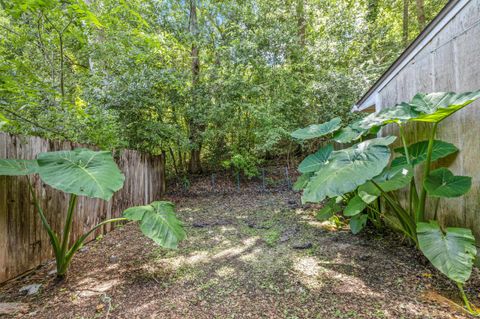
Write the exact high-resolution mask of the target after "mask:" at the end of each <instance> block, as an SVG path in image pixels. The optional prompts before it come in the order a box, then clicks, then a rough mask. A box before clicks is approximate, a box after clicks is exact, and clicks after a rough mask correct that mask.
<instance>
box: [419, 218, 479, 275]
mask: <svg viewBox="0 0 480 319" xmlns="http://www.w3.org/2000/svg"><path fill="white" fill-rule="evenodd" d="M417 236H418V243H419V246H420V249H421V250H422V252H423V254H424V255H425V257H427V258H428V260H430V262H431V263H432V264H433V265H434V266H435V268H437V269H438V270H440V271H441V272H442V273H443V274H444V275H445V276H447V277H448V278H450V279H451V280H453V281H455V282H458V283H462V284H463V283H465V282H466V281H467V280H468V278H470V275H471V273H472V266H473V261H474V259H475V256H476V254H477V249H476V247H475V238H474V237H473V235H472V231H471V230H470V229H465V228H453V227H451V228H446V229H445V232H443V231H442V230H441V229H440V227H439V225H438V223H437V222H435V221H430V222H429V223H417Z"/></svg>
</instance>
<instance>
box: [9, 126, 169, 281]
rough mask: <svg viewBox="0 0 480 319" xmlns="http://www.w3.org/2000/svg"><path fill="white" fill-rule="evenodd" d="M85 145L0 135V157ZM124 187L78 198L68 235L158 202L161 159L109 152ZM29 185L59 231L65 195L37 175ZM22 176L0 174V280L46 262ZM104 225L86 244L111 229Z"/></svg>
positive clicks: (45, 244) (45, 245) (46, 247)
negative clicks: (111, 192) (104, 194)
mask: <svg viewBox="0 0 480 319" xmlns="http://www.w3.org/2000/svg"><path fill="white" fill-rule="evenodd" d="M77 147H87V148H91V149H95V148H94V147H91V146H88V145H81V144H77V143H71V142H60V141H48V140H44V139H41V138H38V137H24V136H13V135H9V134H5V133H0V158H10V159H34V158H35V157H36V155H37V154H38V153H41V152H47V151H58V150H71V149H73V148H77ZM114 157H115V160H116V162H117V164H118V166H119V167H120V169H121V171H122V172H123V173H124V174H125V177H126V178H125V185H124V187H123V189H121V190H120V191H118V192H117V193H116V194H115V195H114V196H113V198H112V199H111V200H110V201H108V202H107V201H104V200H100V199H89V198H86V197H83V196H81V197H79V198H78V203H77V207H76V212H75V217H74V218H75V219H74V222H73V230H72V233H73V237H74V238H78V237H79V236H80V235H82V234H84V233H85V232H86V231H88V230H89V229H91V228H92V227H93V226H95V225H96V224H98V223H99V222H101V221H103V220H105V219H108V218H112V217H118V216H120V215H121V213H122V212H123V211H124V210H125V209H126V208H128V207H130V206H135V205H144V204H147V203H149V202H151V201H154V200H158V199H160V198H161V195H162V193H163V192H164V191H165V189H164V188H165V186H164V185H165V183H164V181H165V173H164V159H163V157H161V156H151V155H147V154H142V153H140V152H136V151H132V150H123V151H119V152H117V153H115V154H114ZM29 178H30V180H31V181H32V183H33V184H34V185H35V192H36V195H37V197H38V198H39V199H40V202H41V205H42V208H43V209H44V211H45V213H46V215H47V219H48V221H49V222H50V224H51V226H52V228H53V229H54V230H55V231H56V232H57V233H59V232H61V229H62V225H63V223H64V220H65V211H66V210H67V205H68V195H66V194H64V193H63V192H61V191H58V190H54V189H52V188H50V187H49V186H47V185H44V184H42V183H41V181H40V180H39V178H38V176H34V175H32V176H29ZM27 185H28V184H27V179H26V177H7V176H0V282H3V281H5V280H8V279H10V278H13V277H15V276H18V275H20V274H22V273H24V272H26V271H28V270H30V269H32V268H34V267H36V266H38V265H40V264H42V263H44V262H45V261H47V260H49V259H50V258H52V251H51V248H50V243H49V241H48V237H47V233H46V232H45V230H44V229H43V227H42V225H41V221H40V218H39V216H38V213H37V212H36V211H35V209H34V205H33V202H32V199H31V196H30V194H29V191H28V186H27ZM112 227H113V226H112V225H110V224H109V225H105V226H104V227H103V229H99V230H98V231H97V232H96V233H95V234H92V235H91V237H90V238H89V240H91V239H93V238H95V237H96V236H98V235H99V234H103V233H106V232H108V231H110V230H111V229H112Z"/></svg>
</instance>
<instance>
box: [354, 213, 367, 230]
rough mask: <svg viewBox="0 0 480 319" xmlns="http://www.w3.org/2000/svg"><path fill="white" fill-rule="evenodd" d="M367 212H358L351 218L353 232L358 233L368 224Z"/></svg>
mask: <svg viewBox="0 0 480 319" xmlns="http://www.w3.org/2000/svg"><path fill="white" fill-rule="evenodd" d="M367 219H368V216H367V214H358V215H355V216H353V217H352V218H350V223H349V225H350V230H351V231H352V233H353V234H358V233H359V232H360V231H361V230H362V229H363V228H364V227H365V225H366V224H367Z"/></svg>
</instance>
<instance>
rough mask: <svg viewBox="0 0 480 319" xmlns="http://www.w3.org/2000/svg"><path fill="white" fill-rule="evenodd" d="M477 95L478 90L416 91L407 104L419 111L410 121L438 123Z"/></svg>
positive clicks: (479, 91)
mask: <svg viewBox="0 0 480 319" xmlns="http://www.w3.org/2000/svg"><path fill="white" fill-rule="evenodd" d="M479 97H480V90H478V91H474V92H464V93H458V94H457V93H454V92H436V93H430V94H425V93H418V94H417V95H415V96H414V97H413V99H412V101H411V102H410V103H408V105H410V106H411V107H412V109H413V110H415V111H416V112H418V113H419V115H418V116H416V117H415V118H413V119H412V121H419V122H431V123H438V122H440V121H442V120H444V119H445V118H447V117H448V116H450V115H452V114H453V113H455V112H456V111H458V110H460V109H462V108H463V107H465V106H467V105H468V104H470V103H472V102H473V101H475V100H476V99H478V98H479Z"/></svg>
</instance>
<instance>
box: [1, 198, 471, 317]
mask: <svg viewBox="0 0 480 319" xmlns="http://www.w3.org/2000/svg"><path fill="white" fill-rule="evenodd" d="M173 200H174V201H175V202H177V203H178V211H179V215H180V216H181V218H182V219H183V220H184V221H185V224H186V226H187V233H188V238H187V240H186V241H184V242H183V243H182V245H181V247H180V249H179V250H177V251H171V250H165V249H161V248H158V247H157V246H155V245H154V244H152V243H151V242H150V241H149V240H148V239H146V238H144V237H143V236H142V235H141V234H140V233H139V231H138V229H137V227H136V225H134V224H128V225H126V226H125V227H122V228H120V229H117V230H115V231H114V232H112V233H110V234H108V235H107V236H105V238H103V239H102V240H99V241H96V242H94V243H91V244H89V245H88V247H87V249H86V250H85V251H83V252H81V253H80V254H79V255H77V257H76V258H75V260H74V263H73V265H72V268H71V273H70V277H69V279H68V281H67V282H66V283H64V284H62V285H60V286H58V285H57V286H56V285H54V283H53V275H48V272H49V271H50V270H51V269H52V267H53V265H47V266H45V267H43V268H42V269H40V270H39V271H37V272H35V273H34V274H32V275H30V276H29V277H27V278H24V279H22V280H19V281H13V282H10V283H8V284H7V285H5V286H4V287H3V288H2V289H1V291H0V301H8V302H12V301H16V302H24V303H27V304H28V306H29V310H28V312H24V313H22V314H19V315H18V317H22V318H25V317H27V318H28V317H32V318H452V317H455V318H464V317H465V314H464V313H463V312H461V311H459V310H458V309H456V308H455V307H450V306H449V305H448V303H442V302H432V301H430V300H431V298H430V299H429V298H425V297H424V296H425V294H426V293H428V295H429V296H431V294H432V293H434V292H436V291H438V292H440V294H441V295H444V296H446V297H449V298H456V291H455V287H453V286H452V285H451V284H450V283H449V282H448V281H446V280H444V279H443V278H441V277H440V276H438V275H437V274H436V273H435V272H434V271H433V270H432V269H431V268H429V267H428V266H427V265H422V264H421V263H419V262H418V260H419V258H418V254H417V253H416V251H415V250H414V249H411V248H408V247H406V246H405V245H402V244H401V243H400V242H399V241H396V240H395V238H394V237H392V236H388V237H387V238H383V237H378V238H376V237H374V236H372V235H370V236H368V235H362V236H353V235H351V234H350V233H349V232H348V230H342V229H340V230H338V229H337V230H335V229H334V230H332V229H331V228H332V227H331V226H329V225H328V224H327V225H325V224H320V223H318V222H316V221H315V220H314V218H313V217H312V216H313V213H314V210H313V209H312V208H309V209H306V208H302V207H301V206H300V205H299V199H298V195H297V194H293V193H291V192H280V193H276V194H272V193H259V194H256V195H255V194H254V195H252V194H233V195H212V196H208V197H195V198H173ZM31 282H36V283H42V285H43V286H42V290H41V292H40V293H39V294H38V295H35V296H21V295H20V294H19V293H18V289H19V288H20V287H22V286H24V285H26V284H28V283H31ZM477 301H478V300H477ZM456 310H457V312H455V311H456Z"/></svg>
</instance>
